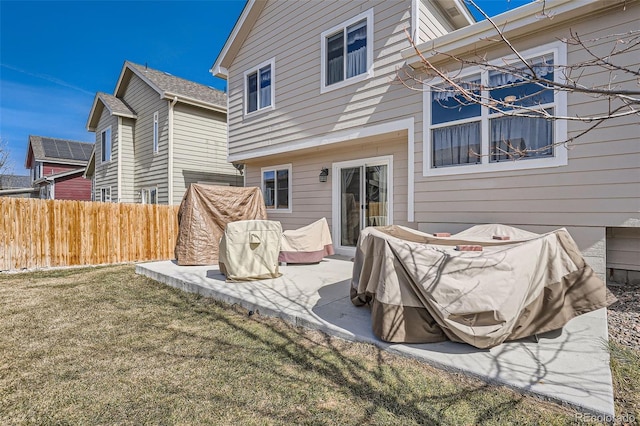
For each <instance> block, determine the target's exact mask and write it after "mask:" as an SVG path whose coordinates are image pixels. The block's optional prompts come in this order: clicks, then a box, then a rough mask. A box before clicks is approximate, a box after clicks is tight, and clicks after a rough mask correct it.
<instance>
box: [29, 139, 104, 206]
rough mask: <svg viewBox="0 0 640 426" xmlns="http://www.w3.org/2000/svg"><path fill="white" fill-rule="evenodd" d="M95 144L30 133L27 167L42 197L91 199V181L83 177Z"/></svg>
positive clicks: (33, 185)
mask: <svg viewBox="0 0 640 426" xmlns="http://www.w3.org/2000/svg"><path fill="white" fill-rule="evenodd" d="M92 150H93V144H92V143H86V142H79V141H72V140H66V139H58V138H49V137H44V136H35V135H29V144H28V146H27V157H26V159H25V168H27V169H29V171H30V176H31V186H32V187H33V188H34V189H36V190H38V194H39V196H38V198H43V199H48V200H82V201H89V200H91V181H90V180H87V179H85V178H84V177H83V174H84V172H85V168H86V166H87V162H88V161H89V157H90V156H91V151H92Z"/></svg>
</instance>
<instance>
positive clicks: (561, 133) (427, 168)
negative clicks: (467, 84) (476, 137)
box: [422, 42, 568, 177]
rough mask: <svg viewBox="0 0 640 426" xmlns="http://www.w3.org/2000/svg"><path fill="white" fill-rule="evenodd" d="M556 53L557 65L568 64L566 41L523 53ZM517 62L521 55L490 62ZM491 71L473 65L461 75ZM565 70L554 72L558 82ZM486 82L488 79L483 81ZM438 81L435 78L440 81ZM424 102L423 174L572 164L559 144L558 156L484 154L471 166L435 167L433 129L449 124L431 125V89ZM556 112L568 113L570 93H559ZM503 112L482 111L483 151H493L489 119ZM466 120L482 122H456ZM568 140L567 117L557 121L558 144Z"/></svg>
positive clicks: (478, 171) (467, 172)
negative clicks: (505, 158) (502, 157)
mask: <svg viewBox="0 0 640 426" xmlns="http://www.w3.org/2000/svg"><path fill="white" fill-rule="evenodd" d="M549 53H552V54H553V63H554V64H566V63H567V47H566V45H565V44H564V43H562V42H554V43H549V44H546V45H543V46H539V47H537V48H534V49H529V50H526V51H523V52H521V54H522V56H523V57H524V58H525V59H528V58H531V57H535V56H541V55H544V54H549ZM505 61H507V62H516V61H517V58H516V57H515V56H514V55H511V56H506V57H503V58H499V59H497V60H494V61H490V62H489V64H496V65H497V64H504V62H505ZM487 72H488V71H482V70H481V69H480V68H479V67H470V68H469V69H467V70H465V71H464V73H461V74H460V75H459V77H467V76H470V75H474V74H481V78H483V79H485V78H486V76H485V73H487ZM561 74H562V73H561V72H557V71H556V72H554V74H553V78H554V80H555V81H557V82H564V78H563V76H562V75H561ZM483 81H484V80H483ZM437 83H438V81H434V84H437ZM422 105H423V121H422V122H423V146H422V175H423V176H425V177H427V176H450V175H462V174H469V173H488V172H502V171H509V170H527V169H540V168H548V167H561V166H566V165H567V164H568V150H567V147H566V146H565V145H557V146H555V147H554V156H553V157H547V158H528V159H522V160H513V161H502V162H496V163H491V162H489V157H488V156H487V155H483V156H482V157H480V159H481V163H480V164H469V165H456V166H450V167H437V168H432V167H431V160H432V159H431V130H432V129H435V128H438V127H446V126H444V124H436V125H433V126H432V125H431V90H425V91H424V93H423V95H422ZM552 107H553V108H554V110H555V111H554V114H556V115H562V116H566V114H567V93H566V92H564V91H561V92H557V91H556V92H555V94H554V103H553V105H552ZM498 116H500V115H496V114H491V115H489V114H487V109H486V108H485V107H482V110H481V118H480V120H479V121H480V122H481V126H482V130H481V134H482V141H481V153H482V154H486V153H488V152H489V128H488V127H489V119H490V118H495V117H498ZM465 121H478V119H477V118H471V119H467V120H460V121H456V122H455V123H456V124H460V123H463V122H465ZM566 139H567V123H566V120H555V121H554V140H553V142H554V143H557V142H562V141H564V140H566Z"/></svg>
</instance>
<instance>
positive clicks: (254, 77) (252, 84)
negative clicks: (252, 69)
mask: <svg viewBox="0 0 640 426" xmlns="http://www.w3.org/2000/svg"><path fill="white" fill-rule="evenodd" d="M257 109H258V74H257V73H253V74H251V75H249V76H247V112H252V111H255V110H257Z"/></svg>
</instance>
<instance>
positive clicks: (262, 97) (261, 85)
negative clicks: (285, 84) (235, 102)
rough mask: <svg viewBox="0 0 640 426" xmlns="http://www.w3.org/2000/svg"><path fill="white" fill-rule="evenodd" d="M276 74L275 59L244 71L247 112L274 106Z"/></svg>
mask: <svg viewBox="0 0 640 426" xmlns="http://www.w3.org/2000/svg"><path fill="white" fill-rule="evenodd" d="M274 74H275V60H274V59H270V60H269V61H266V62H263V63H262V64H260V65H258V66H257V67H256V68H252V69H251V70H249V71H247V72H245V73H244V81H245V91H244V92H245V94H246V99H245V114H250V113H252V112H256V111H261V110H266V109H273V108H274V87H275V85H274V83H275V81H274Z"/></svg>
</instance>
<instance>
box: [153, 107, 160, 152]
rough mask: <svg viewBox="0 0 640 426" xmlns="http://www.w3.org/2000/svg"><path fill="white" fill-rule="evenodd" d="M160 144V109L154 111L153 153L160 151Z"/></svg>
mask: <svg viewBox="0 0 640 426" xmlns="http://www.w3.org/2000/svg"><path fill="white" fill-rule="evenodd" d="M159 146H160V123H159V122H158V111H156V112H154V113H153V153H154V154H157V153H158V148H159Z"/></svg>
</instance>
